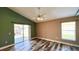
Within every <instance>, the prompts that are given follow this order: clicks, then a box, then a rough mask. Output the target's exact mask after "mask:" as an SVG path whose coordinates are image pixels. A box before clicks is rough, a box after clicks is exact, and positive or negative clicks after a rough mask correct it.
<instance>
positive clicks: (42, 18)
mask: <svg viewBox="0 0 79 59" xmlns="http://www.w3.org/2000/svg"><path fill="white" fill-rule="evenodd" d="M44 16H45V14H42V12H41V8H40V7H38V15H37V17H36V20H37V21H43V20H45V17H44Z"/></svg>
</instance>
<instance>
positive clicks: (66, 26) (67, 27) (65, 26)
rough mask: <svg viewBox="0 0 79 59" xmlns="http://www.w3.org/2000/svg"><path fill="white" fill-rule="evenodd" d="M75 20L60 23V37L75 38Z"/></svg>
mask: <svg viewBox="0 0 79 59" xmlns="http://www.w3.org/2000/svg"><path fill="white" fill-rule="evenodd" d="M75 25H76V24H75V22H65V23H62V39H65V40H72V41H75V40H76V32H75Z"/></svg>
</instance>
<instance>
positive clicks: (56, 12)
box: [9, 7, 79, 23]
mask: <svg viewBox="0 0 79 59" xmlns="http://www.w3.org/2000/svg"><path fill="white" fill-rule="evenodd" d="M9 8H10V9H12V10H13V11H15V12H17V13H19V14H21V15H23V16H25V17H27V18H29V19H31V20H32V21H34V22H37V23H38V22H44V21H49V20H54V19H57V18H63V17H69V16H74V15H75V14H76V12H77V10H78V9H79V7H41V14H44V18H45V19H44V20H43V21H36V17H37V16H38V14H39V12H38V8H37V7H9Z"/></svg>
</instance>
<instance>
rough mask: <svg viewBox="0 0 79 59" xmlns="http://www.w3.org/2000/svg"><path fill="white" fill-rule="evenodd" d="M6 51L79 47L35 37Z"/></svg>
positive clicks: (77, 49) (60, 49) (73, 49)
mask: <svg viewBox="0 0 79 59" xmlns="http://www.w3.org/2000/svg"><path fill="white" fill-rule="evenodd" d="M5 51H79V48H78V47H73V46H68V45H65V44H60V43H56V42H51V41H47V40H42V39H33V40H31V41H25V42H21V43H18V44H15V46H13V47H10V48H8V49H5Z"/></svg>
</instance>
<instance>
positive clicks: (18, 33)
mask: <svg viewBox="0 0 79 59" xmlns="http://www.w3.org/2000/svg"><path fill="white" fill-rule="evenodd" d="M14 33H15V35H14V38H15V43H19V42H22V41H23V25H21V24H14Z"/></svg>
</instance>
